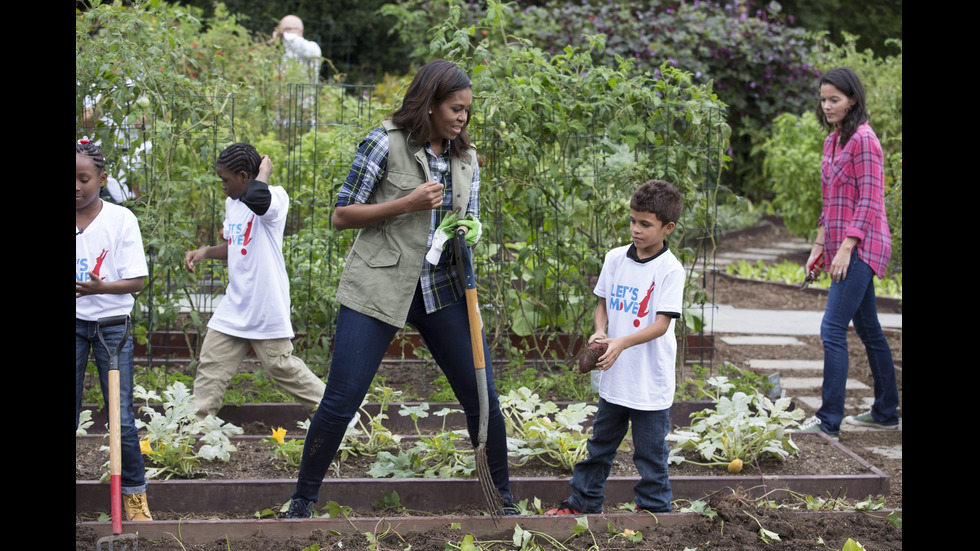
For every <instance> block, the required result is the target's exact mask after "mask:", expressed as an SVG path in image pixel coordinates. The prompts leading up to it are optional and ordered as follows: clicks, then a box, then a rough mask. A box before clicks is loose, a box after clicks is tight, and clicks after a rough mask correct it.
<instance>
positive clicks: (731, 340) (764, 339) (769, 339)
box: [721, 335, 803, 346]
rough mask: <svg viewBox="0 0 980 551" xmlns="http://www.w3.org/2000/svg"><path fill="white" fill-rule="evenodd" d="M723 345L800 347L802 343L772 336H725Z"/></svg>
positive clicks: (795, 339)
mask: <svg viewBox="0 0 980 551" xmlns="http://www.w3.org/2000/svg"><path fill="white" fill-rule="evenodd" d="M721 340H722V342H724V343H725V344H730V345H732V346H758V345H763V346H770V345H771V346H802V345H803V341H801V340H800V339H797V338H796V337H778V336H773V335H749V336H744V337H738V336H734V335H726V336H724V337H722V338H721Z"/></svg>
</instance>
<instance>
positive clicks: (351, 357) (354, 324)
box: [293, 288, 511, 501]
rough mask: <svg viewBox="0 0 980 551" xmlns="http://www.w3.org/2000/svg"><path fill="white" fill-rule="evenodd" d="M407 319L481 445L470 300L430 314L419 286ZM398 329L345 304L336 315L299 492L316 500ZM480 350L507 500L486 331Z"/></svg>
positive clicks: (494, 453)
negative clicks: (324, 384)
mask: <svg viewBox="0 0 980 551" xmlns="http://www.w3.org/2000/svg"><path fill="white" fill-rule="evenodd" d="M408 323H409V324H411V325H412V326H413V327H415V328H416V329H417V330H418V332H419V334H420V335H421V336H422V339H423V341H424V342H425V345H426V347H427V348H428V349H429V352H431V353H432V357H433V358H434V359H435V361H436V362H437V363H438V364H439V367H440V368H441V369H442V371H443V373H445V374H446V378H447V379H448V380H449V384H450V385H451V386H452V389H453V392H455V393H456V397H457V399H459V403H460V405H462V406H463V410H464V411H465V412H466V424H467V428H468V429H469V433H470V440H471V441H472V443H473V445H474V446H476V444H477V432H478V430H479V424H480V403H479V399H478V398H477V390H476V377H474V369H473V348H472V346H471V345H470V334H469V321H468V318H467V315H466V302H465V301H460V302H457V303H455V304H452V305H450V306H447V307H445V308H442V309H440V310H437V311H436V312H434V313H432V314H427V313H426V312H425V303H424V302H423V299H422V293H421V290H420V289H418V288H417V289H416V292H415V299H414V300H413V302H412V307H411V309H410V310H409V313H408ZM398 329H399V328H398V327H395V326H393V325H388V324H387V323H384V322H381V321H378V320H376V319H374V318H372V317H370V316H366V315H364V314H361V313H358V312H355V311H354V310H351V309H350V308H347V307H344V306H341V308H340V312H339V314H338V315H337V334H336V337H335V339H334V346H333V359H332V361H331V364H330V373H329V375H328V377H327V388H326V390H325V391H324V393H323V400H321V401H320V406H319V408H317V410H316V414H314V416H313V420H312V422H311V424H310V430H309V432H308V433H307V435H306V445H305V446H304V448H303V462H302V464H301V465H300V468H299V479H298V480H297V481H296V493H295V494H293V498H294V499H295V498H301V499H306V500H312V501H317V500H318V498H319V492H320V484H321V483H322V482H323V477H324V475H326V473H327V469H328V468H329V467H330V462H331V461H333V458H334V455H335V454H336V453H337V449H338V448H339V447H340V443H341V441H342V440H343V438H344V433H345V432H346V431H347V425H348V424H349V423H350V421H351V419H353V417H354V414H355V413H356V412H357V409H358V407H360V405H361V402H362V401H363V400H364V396H365V395H366V394H367V391H368V389H369V388H370V385H371V381H372V380H374V375H375V373H377V371H378V366H379V365H381V359H382V358H383V356H384V353H385V350H387V348H388V344H390V343H391V340H392V339H393V338H394V336H395V333H396V332H397V331H398ZM483 349H484V354H485V361H486V366H487V368H486V377H487V387H488V395H489V401H490V418H489V425H488V431H487V462H488V463H489V466H490V474H491V477H492V478H493V483H494V486H495V487H496V488H497V490H498V491H499V492H500V495H501V497H502V498H503V499H504V500H505V501H509V500H510V499H511V493H510V478H509V475H508V469H507V433H506V428H505V426H504V418H503V415H502V414H501V413H500V408H499V406H498V404H497V394H496V392H495V390H494V386H493V371H492V368H491V364H490V353H489V352H488V351H487V344H486V337H484V340H483Z"/></svg>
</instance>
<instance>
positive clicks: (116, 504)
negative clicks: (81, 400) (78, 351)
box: [97, 315, 138, 551]
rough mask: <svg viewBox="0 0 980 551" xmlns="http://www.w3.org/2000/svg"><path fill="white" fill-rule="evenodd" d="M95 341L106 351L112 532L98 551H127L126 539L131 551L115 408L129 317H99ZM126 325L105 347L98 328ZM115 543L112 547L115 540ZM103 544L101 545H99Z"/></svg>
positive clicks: (116, 410) (120, 442)
mask: <svg viewBox="0 0 980 551" xmlns="http://www.w3.org/2000/svg"><path fill="white" fill-rule="evenodd" d="M97 324H98V326H97V327H98V329H97V331H98V335H99V341H100V342H101V343H102V346H104V347H105V350H106V353H108V354H109V391H108V395H109V496H110V503H111V511H112V535H111V536H105V537H103V538H99V541H98V551H103V549H104V550H106V551H117V550H118V551H127V549H128V548H127V547H126V542H132V544H133V545H132V548H131V549H133V551H136V549H137V548H138V543H137V539H136V538H137V534H123V533H122V438H121V437H120V434H119V433H120V430H121V429H120V409H119V353H120V352H121V351H122V348H123V346H124V345H125V344H126V339H127V338H128V337H129V316H128V315H121V316H110V317H107V318H99V321H98V322H97ZM123 324H125V325H126V330H125V332H123V335H122V338H121V339H119V344H117V345H116V348H115V350H113V349H111V348H109V345H108V344H106V342H105V338H103V336H102V328H103V327H110V326H114V325H123ZM117 542H118V543H119V546H118V547H116V545H115V544H116V543H117ZM103 545H105V547H103Z"/></svg>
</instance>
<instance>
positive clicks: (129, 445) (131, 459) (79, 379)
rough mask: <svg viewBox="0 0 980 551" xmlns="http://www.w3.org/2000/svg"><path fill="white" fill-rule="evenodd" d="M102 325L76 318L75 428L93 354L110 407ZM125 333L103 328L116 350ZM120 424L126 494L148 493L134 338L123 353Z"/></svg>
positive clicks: (116, 327) (117, 327)
mask: <svg viewBox="0 0 980 551" xmlns="http://www.w3.org/2000/svg"><path fill="white" fill-rule="evenodd" d="M98 325H99V324H98V323H97V322H94V321H85V320H80V319H78V318H75V429H78V415H79V413H81V411H82V385H83V383H84V382H85V368H86V367H87V365H88V357H89V351H92V352H94V354H95V365H96V366H97V367H98V368H99V385H101V387H102V399H103V400H104V401H105V404H106V406H107V407H108V405H109V395H108V392H109V353H108V352H107V351H106V349H105V347H104V346H102V342H101V341H99V334H98V333H97V332H96V331H97V330H98ZM124 332H125V326H123V325H110V326H107V327H103V328H102V337H103V338H105V342H106V344H108V345H109V347H110V348H111V349H112V350H115V349H116V346H117V345H118V344H119V339H120V338H121V337H122V335H123V333H124ZM119 394H120V396H119V409H120V410H121V411H120V414H121V415H120V417H119V425H120V431H119V433H120V436H121V439H122V473H120V474H121V476H120V477H119V478H120V482H121V483H122V493H123V494H124V495H129V494H141V493H143V492H145V491H146V468H145V466H144V465H143V453H142V452H141V451H140V438H139V434H138V433H137V432H136V417H135V416H134V415H133V338H132V337H127V338H126V344H125V345H123V347H122V350H121V351H120V352H119Z"/></svg>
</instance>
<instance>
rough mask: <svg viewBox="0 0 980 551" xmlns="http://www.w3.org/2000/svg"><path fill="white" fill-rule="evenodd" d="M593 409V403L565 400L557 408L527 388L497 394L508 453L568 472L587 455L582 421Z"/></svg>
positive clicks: (520, 460)
mask: <svg viewBox="0 0 980 551" xmlns="http://www.w3.org/2000/svg"><path fill="white" fill-rule="evenodd" d="M596 410H597V408H596V406H594V405H590V404H585V403H574V404H569V405H568V406H567V407H566V408H565V409H561V410H560V409H559V408H558V406H557V405H555V403H554V402H547V401H542V400H541V398H540V397H539V396H538V395H537V394H535V393H533V392H531V391H530V390H529V389H527V388H520V389H518V390H512V391H510V392H509V393H508V394H507V395H506V396H501V397H500V411H501V412H502V413H503V415H504V420H505V422H506V424H507V429H508V430H507V431H508V433H509V434H510V435H512V436H511V437H508V439H507V446H508V448H509V450H510V451H509V454H510V456H511V457H514V458H516V459H517V464H519V465H523V464H524V463H526V462H527V461H528V460H529V459H531V458H532V457H534V458H537V459H538V460H539V461H541V462H543V463H545V464H546V465H550V466H552V467H557V468H561V469H565V470H567V471H569V472H571V470H572V468H573V467H574V466H575V464H576V463H578V462H579V461H581V460H582V459H585V458H586V457H587V456H588V449H587V448H586V442H587V441H588V439H589V432H588V431H586V430H585V428H584V426H583V425H582V423H584V422H585V421H586V420H587V419H588V418H589V416H591V415H593V414H595V412H596Z"/></svg>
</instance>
